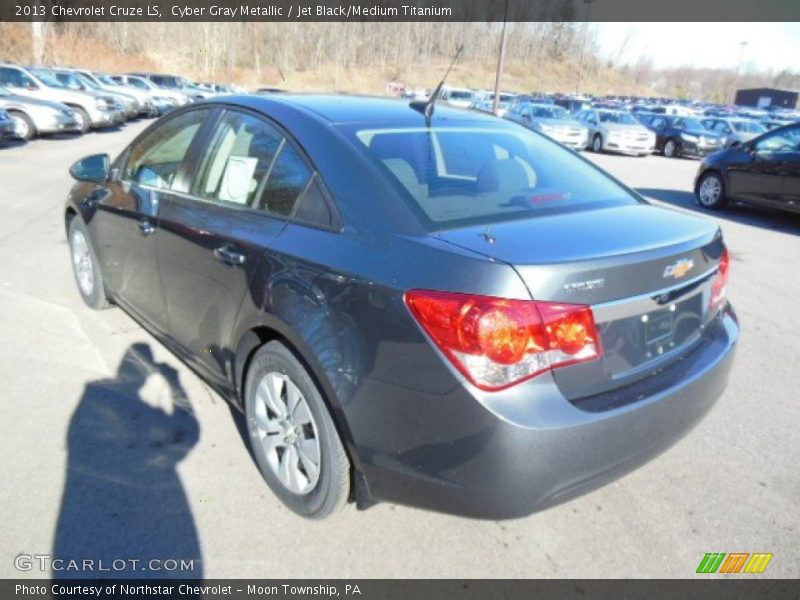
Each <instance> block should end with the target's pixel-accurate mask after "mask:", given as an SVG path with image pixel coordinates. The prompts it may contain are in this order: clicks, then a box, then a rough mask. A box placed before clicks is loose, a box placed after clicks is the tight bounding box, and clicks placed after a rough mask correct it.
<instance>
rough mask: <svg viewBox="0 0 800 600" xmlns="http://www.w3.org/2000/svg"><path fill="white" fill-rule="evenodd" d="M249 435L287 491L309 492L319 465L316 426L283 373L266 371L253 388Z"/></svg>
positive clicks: (297, 392)
mask: <svg viewBox="0 0 800 600" xmlns="http://www.w3.org/2000/svg"><path fill="white" fill-rule="evenodd" d="M249 429H250V438H251V440H252V442H253V448H254V449H255V450H256V451H257V452H261V453H263V457H264V458H265V459H266V462H267V464H268V465H269V466H270V469H271V470H272V472H273V473H274V474H275V476H276V477H277V478H278V480H279V481H280V482H281V484H282V485H283V486H284V487H285V488H286V489H287V490H289V491H290V492H292V493H294V494H298V495H304V494H308V493H310V492H311V491H312V490H313V489H314V488H315V487H316V485H317V482H318V481H319V473H320V466H321V453H320V442H319V433H318V429H317V425H316V423H315V422H314V417H313V416H312V414H311V410H310V409H309V406H308V402H307V401H306V399H305V397H304V396H303V393H302V392H301V391H300V389H299V388H298V387H297V385H296V384H295V383H294V382H293V381H292V380H291V379H290V378H289V377H288V376H286V375H285V374H283V373H278V372H270V373H267V374H266V375H265V376H264V377H262V378H261V381H259V383H258V385H257V387H256V391H255V406H254V410H253V412H252V413H251V417H250V423H249Z"/></svg>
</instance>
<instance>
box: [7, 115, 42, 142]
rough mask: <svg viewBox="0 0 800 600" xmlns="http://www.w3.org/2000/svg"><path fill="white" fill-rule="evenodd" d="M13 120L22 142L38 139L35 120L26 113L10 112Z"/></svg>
mask: <svg viewBox="0 0 800 600" xmlns="http://www.w3.org/2000/svg"><path fill="white" fill-rule="evenodd" d="M8 115H9V116H10V117H11V120H12V121H14V129H15V131H16V132H17V138H18V139H21V140H25V141H26V142H27V141H28V140H32V139H33V138H35V137H36V134H37V131H36V125H34V123H33V120H31V118H30V117H29V116H28V115H26V114H25V113H24V112H18V111H15V110H14V111H8Z"/></svg>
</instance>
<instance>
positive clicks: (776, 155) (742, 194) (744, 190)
mask: <svg viewBox="0 0 800 600" xmlns="http://www.w3.org/2000/svg"><path fill="white" fill-rule="evenodd" d="M735 151H736V152H737V153H738V154H739V160H736V161H733V162H732V163H731V165H730V166H729V168H728V194H729V195H730V196H731V197H733V198H737V199H739V200H744V201H745V202H752V203H755V204H771V205H780V204H783V203H784V198H783V196H784V180H785V178H786V174H787V160H788V159H789V158H790V157H791V155H792V153H793V152H792V146H791V141H789V140H786V139H784V137H783V136H782V135H781V132H773V133H771V134H767V135H764V136H762V137H760V138H758V139H757V140H753V142H750V143H748V144H745V145H742V146H741V147H739V148H736V150H735Z"/></svg>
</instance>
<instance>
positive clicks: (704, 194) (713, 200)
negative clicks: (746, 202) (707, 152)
mask: <svg viewBox="0 0 800 600" xmlns="http://www.w3.org/2000/svg"><path fill="white" fill-rule="evenodd" d="M696 196H697V201H698V202H699V203H700V205H701V206H703V207H705V208H711V209H718V208H723V207H725V206H726V205H727V204H728V198H727V196H726V195H725V182H724V181H723V180H722V177H721V176H720V174H719V173H716V172H714V171H709V172H708V173H706V174H705V175H703V177H702V178H701V179H700V181H699V182H698V183H697V190H696Z"/></svg>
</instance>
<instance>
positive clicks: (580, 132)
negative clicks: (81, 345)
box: [506, 102, 589, 150]
mask: <svg viewBox="0 0 800 600" xmlns="http://www.w3.org/2000/svg"><path fill="white" fill-rule="evenodd" d="M506 119H509V120H511V121H515V122H517V123H520V124H521V125H524V126H525V127H527V128H529V129H533V130H534V131H539V132H541V133H543V134H545V135H546V136H547V137H549V138H552V139H554V140H555V141H557V142H559V143H561V144H563V145H565V146H567V147H569V148H572V149H573V150H582V149H583V148H585V147H586V144H587V141H588V136H589V130H588V129H587V128H586V126H585V125H583V124H582V123H580V122H579V121H577V120H576V119H575V118H574V117H573V116H572V115H570V114H569V113H568V112H567V111H566V110H565V109H564V108H562V107H560V106H556V105H554V104H533V103H530V102H525V103H521V104H515V105H514V106H513V108H511V110H509V111H508V112H507V113H506Z"/></svg>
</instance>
